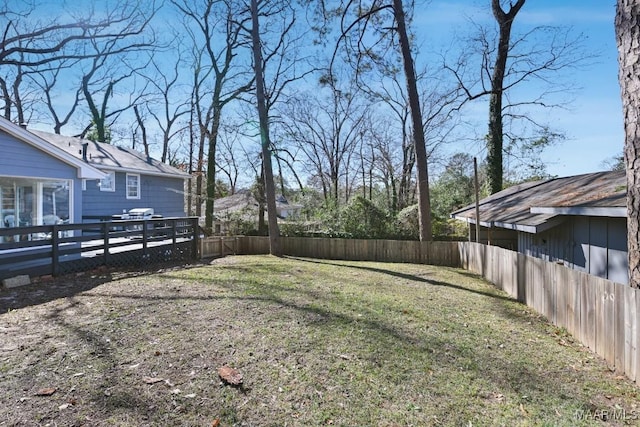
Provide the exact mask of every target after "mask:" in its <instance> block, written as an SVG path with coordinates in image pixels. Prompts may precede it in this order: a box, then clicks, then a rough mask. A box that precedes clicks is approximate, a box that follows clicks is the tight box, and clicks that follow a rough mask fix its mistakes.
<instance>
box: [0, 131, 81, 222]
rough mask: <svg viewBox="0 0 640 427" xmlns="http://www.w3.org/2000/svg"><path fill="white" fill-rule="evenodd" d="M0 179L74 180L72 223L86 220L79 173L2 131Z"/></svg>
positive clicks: (0, 134)
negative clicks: (0, 177)
mask: <svg viewBox="0 0 640 427" xmlns="http://www.w3.org/2000/svg"><path fill="white" fill-rule="evenodd" d="M0 153H2V155H0V175H4V176H12V177H25V178H40V179H47V178H51V179H68V180H72V188H71V192H72V194H73V216H72V220H73V221H75V222H81V220H82V181H81V180H80V179H78V178H77V176H78V172H77V169H76V168H75V167H73V166H70V165H68V164H66V163H64V162H62V161H61V160H58V159H56V158H54V157H51V156H50V155H48V154H47V153H45V152H43V151H41V150H39V149H37V148H35V147H33V146H31V145H29V144H27V143H25V142H22V141H19V140H17V139H16V138H14V137H13V136H11V135H9V134H7V133H6V132H3V131H0Z"/></svg>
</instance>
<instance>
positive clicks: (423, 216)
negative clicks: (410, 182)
mask: <svg viewBox="0 0 640 427" xmlns="http://www.w3.org/2000/svg"><path fill="white" fill-rule="evenodd" d="M393 10H394V17H395V20H396V25H397V26H398V29H397V31H398V38H399V40H400V50H401V53H402V61H403V65H404V73H405V76H406V78H407V92H408V94H409V106H410V108H411V120H412V122H413V138H414V145H415V150H416V151H415V154H416V167H417V169H418V222H419V225H420V240H421V241H430V240H432V232H431V201H430V200H429V171H428V169H427V148H426V142H425V137H424V129H423V127H422V111H421V110H420V98H419V96H418V87H417V84H416V73H415V68H414V65H413V57H412V56H411V47H410V44H409V37H408V35H407V28H406V24H405V17H404V9H403V7H402V0H393Z"/></svg>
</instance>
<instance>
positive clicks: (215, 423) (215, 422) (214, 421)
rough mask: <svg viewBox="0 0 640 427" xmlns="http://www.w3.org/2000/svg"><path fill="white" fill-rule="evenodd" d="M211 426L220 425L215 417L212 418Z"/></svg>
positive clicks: (216, 426)
mask: <svg viewBox="0 0 640 427" xmlns="http://www.w3.org/2000/svg"><path fill="white" fill-rule="evenodd" d="M211 427H220V420H219V419H217V418H216V419H215V420H213V422H212V423H211Z"/></svg>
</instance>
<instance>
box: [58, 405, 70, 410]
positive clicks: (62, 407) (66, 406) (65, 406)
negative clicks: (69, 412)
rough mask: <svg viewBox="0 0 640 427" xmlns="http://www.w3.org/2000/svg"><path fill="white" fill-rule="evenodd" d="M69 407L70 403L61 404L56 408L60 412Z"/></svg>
mask: <svg viewBox="0 0 640 427" xmlns="http://www.w3.org/2000/svg"><path fill="white" fill-rule="evenodd" d="M69 406H71V404H70V403H63V404H62V405H60V406H58V409H59V410H60V411H62V410H64V409H67V408H68V407H69Z"/></svg>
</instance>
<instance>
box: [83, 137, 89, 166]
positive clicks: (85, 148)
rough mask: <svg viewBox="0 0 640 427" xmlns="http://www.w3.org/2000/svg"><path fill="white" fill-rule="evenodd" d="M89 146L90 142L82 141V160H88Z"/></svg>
mask: <svg viewBox="0 0 640 427" xmlns="http://www.w3.org/2000/svg"><path fill="white" fill-rule="evenodd" d="M88 146H89V143H88V142H84V143H82V160H84V161H85V162H86V161H87V147H88Z"/></svg>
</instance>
